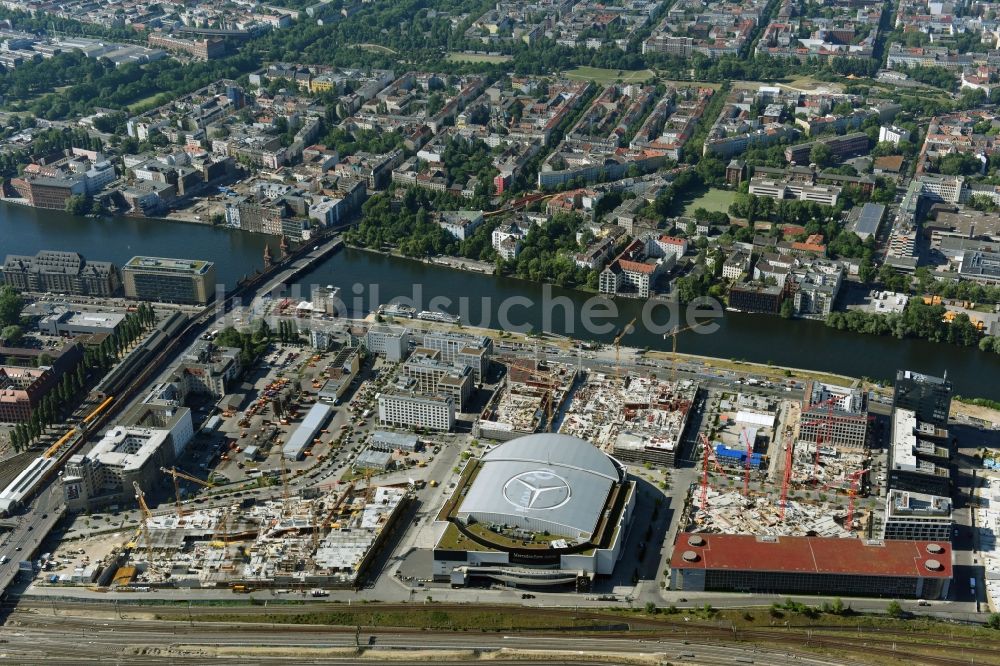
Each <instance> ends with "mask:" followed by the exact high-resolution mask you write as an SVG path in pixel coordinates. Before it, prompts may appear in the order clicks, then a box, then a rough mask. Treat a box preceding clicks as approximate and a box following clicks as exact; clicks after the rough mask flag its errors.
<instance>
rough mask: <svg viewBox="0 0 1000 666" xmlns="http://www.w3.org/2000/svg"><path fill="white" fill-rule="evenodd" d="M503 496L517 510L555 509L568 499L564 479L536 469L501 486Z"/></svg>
mask: <svg viewBox="0 0 1000 666" xmlns="http://www.w3.org/2000/svg"><path fill="white" fill-rule="evenodd" d="M503 496H504V499H506V500H507V501H508V502H510V503H511V504H513V505H514V506H516V507H517V508H518V509H521V510H524V509H532V510H538V509H555V508H556V507H560V506H562V505H563V504H565V503H566V502H568V501H569V498H570V488H569V484H568V483H566V479H564V478H562V477H561V476H559V475H558V474H554V473H552V472H550V471H548V470H544V469H536V470H532V471H530V472H521V473H520V474H518V475H517V476H514V477H511V478H510V479H509V480H508V481H507V483H505V484H504V486H503Z"/></svg>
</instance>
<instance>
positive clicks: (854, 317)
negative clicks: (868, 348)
mask: <svg viewBox="0 0 1000 666" xmlns="http://www.w3.org/2000/svg"><path fill="white" fill-rule="evenodd" d="M945 312H946V309H945V307H944V306H943V305H928V304H926V303H924V302H923V300H922V299H916V298H915V299H912V300H911V301H910V302H909V303H908V304H907V306H906V308H905V309H904V310H903V311H902V312H890V313H887V314H879V313H874V312H863V311H860V310H848V311H847V312H831V313H830V314H829V316H827V318H826V325H827V326H830V327H832V328H836V329H837V330H840V331H852V332H855V333H865V334H867V335H892V336H894V337H897V338H921V339H924V340H930V341H931V342H947V343H949V344H955V345H960V346H962V347H972V346H975V345H977V344H979V340H980V333H979V330H978V329H977V328H976V326H975V324H973V323H972V321H971V320H970V319H969V316H968V315H966V314H964V313H962V314H958V315H956V316H955V318H954V319H952V320H951V321H950V322H948V321H946V320H945V318H944V317H945Z"/></svg>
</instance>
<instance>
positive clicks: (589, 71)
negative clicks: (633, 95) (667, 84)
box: [563, 67, 656, 85]
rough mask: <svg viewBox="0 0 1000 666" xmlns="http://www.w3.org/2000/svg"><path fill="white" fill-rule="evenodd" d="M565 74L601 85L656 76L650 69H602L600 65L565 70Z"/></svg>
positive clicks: (642, 79)
mask: <svg viewBox="0 0 1000 666" xmlns="http://www.w3.org/2000/svg"><path fill="white" fill-rule="evenodd" d="M563 76H565V77H566V78H568V79H575V80H577V81H593V82H594V83H597V84H600V85H608V84H609V83H614V82H615V81H617V80H619V79H621V80H622V82H623V83H635V82H641V81H645V80H646V79H649V78H651V77H655V76H656V72H654V71H653V70H650V69H638V70H632V69H601V68H599V67H577V68H576V69H571V70H568V71H565V72H563Z"/></svg>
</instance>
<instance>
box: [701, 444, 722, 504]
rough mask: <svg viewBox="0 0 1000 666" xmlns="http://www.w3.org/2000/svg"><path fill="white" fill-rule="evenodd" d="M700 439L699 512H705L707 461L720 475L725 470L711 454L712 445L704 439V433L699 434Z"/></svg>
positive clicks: (713, 454)
mask: <svg viewBox="0 0 1000 666" xmlns="http://www.w3.org/2000/svg"><path fill="white" fill-rule="evenodd" d="M699 437H701V446H702V449H703V451H702V454H703V461H702V468H701V510H702V511H705V509H706V508H707V507H708V461H709V460H711V461H712V463H713V464H714V465H715V469H716V470H718V471H719V473H720V474H725V473H726V472H725V470H724V469H722V466H721V465H719V461H718V460H717V459H716V457H715V453H713V452H712V445H711V444H710V443H709V441H708V437H705V433H699Z"/></svg>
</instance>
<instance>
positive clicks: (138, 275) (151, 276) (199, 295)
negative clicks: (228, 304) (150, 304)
mask: <svg viewBox="0 0 1000 666" xmlns="http://www.w3.org/2000/svg"><path fill="white" fill-rule="evenodd" d="M122 281H123V283H124V285H125V295H126V296H127V297H129V298H135V299H138V300H142V301H163V302H166V303H193V304H198V305H204V304H206V303H208V302H209V301H211V300H212V299H213V298H215V264H213V263H212V262H210V261H202V260H200V259H165V258H162V257H132V258H131V259H129V262H128V263H127V264H125V266H124V267H123V268H122Z"/></svg>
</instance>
